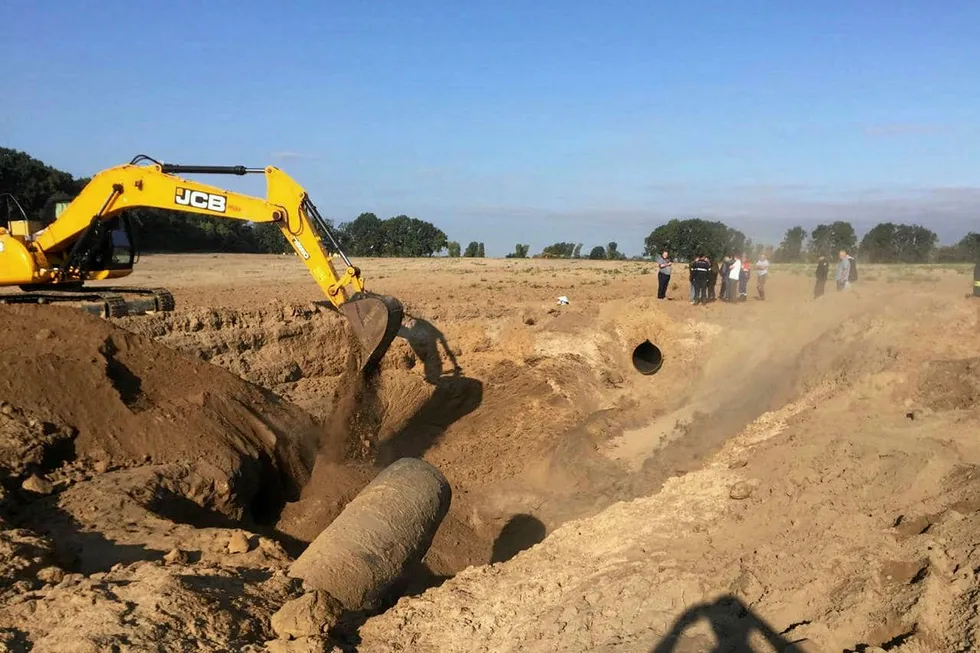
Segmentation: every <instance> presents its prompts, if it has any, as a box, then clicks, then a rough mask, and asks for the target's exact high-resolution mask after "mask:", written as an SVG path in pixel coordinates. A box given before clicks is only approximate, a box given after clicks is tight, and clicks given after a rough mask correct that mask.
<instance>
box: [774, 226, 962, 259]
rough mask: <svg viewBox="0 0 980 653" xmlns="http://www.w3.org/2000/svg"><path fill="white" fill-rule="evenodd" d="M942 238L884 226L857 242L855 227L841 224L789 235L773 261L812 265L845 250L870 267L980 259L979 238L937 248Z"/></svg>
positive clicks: (917, 229)
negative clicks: (878, 264)
mask: <svg viewBox="0 0 980 653" xmlns="http://www.w3.org/2000/svg"><path fill="white" fill-rule="evenodd" d="M938 243H939V236H938V235H937V234H936V233H935V232H934V231H932V230H930V229H927V228H926V227H923V226H921V225H917V224H911V225H908V224H895V223H893V222H883V223H880V224H877V225H875V226H874V227H872V228H871V229H870V230H868V232H867V233H866V234H864V237H862V238H861V241H860V243H859V242H858V238H857V234H856V233H855V231H854V227H853V226H851V224H850V223H848V222H843V221H838V222H833V223H830V224H820V225H817V226H816V227H814V229H813V230H812V231H810V232H807V230H806V229H804V228H803V227H801V226H795V227H792V228H791V229H788V230H787V231H786V234H785V236H784V237H783V241H782V242H781V243H780V244H779V248H778V249H776V251H775V253H774V255H773V260H774V261H779V262H802V261H813V260H815V259H817V258H818V257H820V256H827V257H829V258H833V257H834V256H836V254H837V252H839V251H841V250H844V251H846V252H849V253H851V254H852V255H858V256H860V257H861V258H862V259H863V260H865V261H866V262H868V263H926V262H928V261H941V262H973V261H976V260H978V259H980V234H978V233H974V232H971V233H969V234H967V235H966V236H964V237H963V239H961V240H960V241H959V242H958V243H956V244H955V245H948V246H944V247H938V246H937V245H938Z"/></svg>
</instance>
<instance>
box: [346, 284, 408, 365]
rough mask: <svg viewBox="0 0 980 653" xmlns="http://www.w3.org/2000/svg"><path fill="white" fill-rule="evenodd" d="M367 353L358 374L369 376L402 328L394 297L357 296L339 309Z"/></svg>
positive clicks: (399, 303) (367, 294)
mask: <svg viewBox="0 0 980 653" xmlns="http://www.w3.org/2000/svg"><path fill="white" fill-rule="evenodd" d="M340 310H341V312H343V314H344V316H345V317H346V318H347V320H348V321H349V322H350V325H351V328H353V329H354V333H355V334H357V339H358V340H359V341H360V343H361V346H362V347H363V348H364V350H365V351H366V352H367V358H366V359H365V360H364V363H363V364H362V365H361V371H362V372H363V373H364V374H369V373H370V372H372V371H374V369H375V368H376V367H377V365H378V363H380V362H381V359H382V358H384V355H385V353H386V352H387V351H388V347H390V346H391V342H392V341H393V340H394V339H395V336H397V335H398V331H399V329H401V326H402V317H403V315H404V309H403V308H402V304H401V302H399V301H398V300H397V299H395V298H394V297H388V296H386V295H376V294H374V293H369V292H361V293H358V294H356V295H354V296H353V297H351V298H350V299H349V300H347V301H346V302H345V303H344V304H342V305H341V307H340Z"/></svg>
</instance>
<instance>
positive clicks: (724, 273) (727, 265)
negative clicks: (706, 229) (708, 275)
mask: <svg viewBox="0 0 980 653" xmlns="http://www.w3.org/2000/svg"><path fill="white" fill-rule="evenodd" d="M731 269H732V255H731V254H725V258H724V260H723V261H722V262H721V267H720V268H719V270H718V274H719V276H721V289H720V290H719V291H718V296H719V297H721V301H723V302H727V301H728V293H727V292H725V291H726V290H727V289H728V272H729V270H731Z"/></svg>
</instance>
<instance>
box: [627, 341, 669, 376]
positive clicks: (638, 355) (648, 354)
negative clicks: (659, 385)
mask: <svg viewBox="0 0 980 653" xmlns="http://www.w3.org/2000/svg"><path fill="white" fill-rule="evenodd" d="M663 364H664V355H663V353H661V351H660V348H659V347H657V345H655V344H653V343H652V342H650V341H649V340H644V341H643V342H641V343H640V344H638V345H637V346H636V349H634V350H633V367H635V368H636V371H637V372H639V373H640V374H645V375H648V376H649V375H650V374H656V373H657V372H659V371H660V367H661V366H662V365H663Z"/></svg>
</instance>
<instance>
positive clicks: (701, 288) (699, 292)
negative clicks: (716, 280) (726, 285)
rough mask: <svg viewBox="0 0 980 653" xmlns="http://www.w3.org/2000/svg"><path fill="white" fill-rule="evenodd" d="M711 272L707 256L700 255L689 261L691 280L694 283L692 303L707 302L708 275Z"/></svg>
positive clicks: (702, 303)
mask: <svg viewBox="0 0 980 653" xmlns="http://www.w3.org/2000/svg"><path fill="white" fill-rule="evenodd" d="M710 274H711V262H710V261H708V257H707V256H704V255H700V256H697V257H695V259H694V260H693V261H692V262H691V280H692V281H693V283H694V301H693V302H692V303H693V304H701V305H704V304H707V303H708V276H709V275H710Z"/></svg>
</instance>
